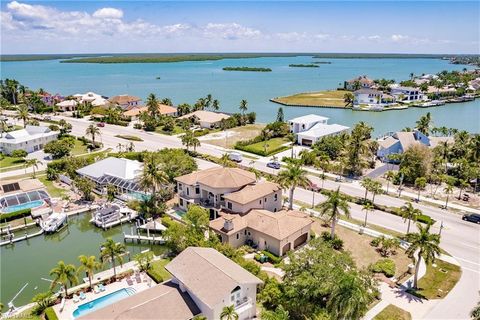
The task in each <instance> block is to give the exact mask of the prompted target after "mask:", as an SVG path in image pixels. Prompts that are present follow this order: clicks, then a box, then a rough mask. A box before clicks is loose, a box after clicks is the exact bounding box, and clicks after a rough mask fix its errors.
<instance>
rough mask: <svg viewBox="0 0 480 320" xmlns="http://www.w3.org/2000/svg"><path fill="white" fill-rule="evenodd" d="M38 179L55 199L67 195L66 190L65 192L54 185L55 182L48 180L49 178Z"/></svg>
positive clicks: (38, 177) (44, 176)
mask: <svg viewBox="0 0 480 320" xmlns="http://www.w3.org/2000/svg"><path fill="white" fill-rule="evenodd" d="M37 179H38V180H40V182H41V183H43V184H44V185H45V187H46V188H47V192H48V194H50V196H52V197H53V198H61V197H63V196H64V195H65V193H66V192H67V191H66V190H63V189H62V188H58V187H56V186H55V185H54V184H53V181H50V180H47V176H46V175H43V176H37Z"/></svg>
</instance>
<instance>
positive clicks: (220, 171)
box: [175, 167, 256, 188]
mask: <svg viewBox="0 0 480 320" xmlns="http://www.w3.org/2000/svg"><path fill="white" fill-rule="evenodd" d="M175 180H177V181H178V182H181V183H184V184H186V185H194V184H196V183H201V184H203V185H206V186H208V187H211V188H241V187H243V186H246V185H248V184H251V183H254V182H255V181H256V178H255V174H254V173H253V172H250V171H246V170H242V169H239V168H223V167H219V168H211V169H207V170H201V171H196V172H193V173H190V174H186V175H184V176H180V177H177V178H175Z"/></svg>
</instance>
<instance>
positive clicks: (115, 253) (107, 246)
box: [100, 238, 127, 278]
mask: <svg viewBox="0 0 480 320" xmlns="http://www.w3.org/2000/svg"><path fill="white" fill-rule="evenodd" d="M126 252H127V251H126V248H125V245H124V244H123V243H119V242H115V241H113V240H112V239H111V238H108V239H107V241H105V242H104V243H103V244H102V251H101V252H100V259H101V260H102V262H103V263H105V262H106V261H107V260H110V262H111V263H112V267H113V276H114V277H115V278H117V271H116V269H115V261H118V262H120V264H122V263H123V255H124V254H125V253H126Z"/></svg>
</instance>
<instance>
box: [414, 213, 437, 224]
mask: <svg viewBox="0 0 480 320" xmlns="http://www.w3.org/2000/svg"><path fill="white" fill-rule="evenodd" d="M417 221H418V222H421V223H425V224H434V223H435V219H432V218H430V216H427V215H424V214H421V215H419V216H418V218H417Z"/></svg>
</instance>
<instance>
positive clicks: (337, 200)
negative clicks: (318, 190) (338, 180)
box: [319, 187, 350, 239]
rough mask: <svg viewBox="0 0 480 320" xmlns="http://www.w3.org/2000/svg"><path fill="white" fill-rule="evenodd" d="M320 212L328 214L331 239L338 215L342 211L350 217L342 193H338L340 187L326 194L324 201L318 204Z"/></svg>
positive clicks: (348, 207) (333, 235)
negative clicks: (330, 224)
mask: <svg viewBox="0 0 480 320" xmlns="http://www.w3.org/2000/svg"><path fill="white" fill-rule="evenodd" d="M319 209H320V214H321V215H322V216H323V215H328V218H329V220H330V221H331V222H332V230H331V234H330V236H331V237H332V239H333V238H334V237H335V225H336V223H337V220H338V215H339V214H340V213H343V214H344V215H345V216H346V217H347V218H348V217H350V206H349V204H348V201H347V199H346V197H345V196H344V195H342V194H341V193H340V187H338V189H337V190H336V191H334V192H332V193H330V195H329V196H328V198H327V200H325V202H323V203H321V204H320V205H319Z"/></svg>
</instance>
